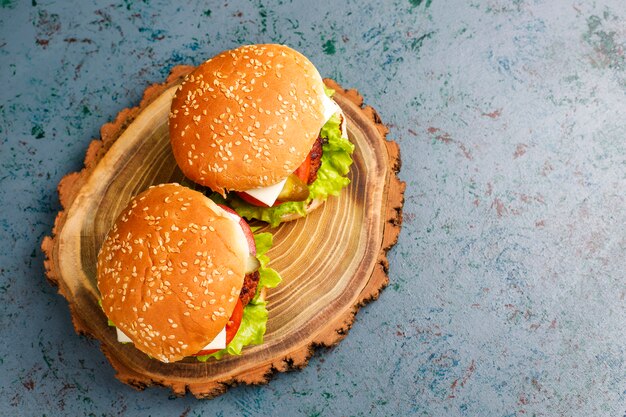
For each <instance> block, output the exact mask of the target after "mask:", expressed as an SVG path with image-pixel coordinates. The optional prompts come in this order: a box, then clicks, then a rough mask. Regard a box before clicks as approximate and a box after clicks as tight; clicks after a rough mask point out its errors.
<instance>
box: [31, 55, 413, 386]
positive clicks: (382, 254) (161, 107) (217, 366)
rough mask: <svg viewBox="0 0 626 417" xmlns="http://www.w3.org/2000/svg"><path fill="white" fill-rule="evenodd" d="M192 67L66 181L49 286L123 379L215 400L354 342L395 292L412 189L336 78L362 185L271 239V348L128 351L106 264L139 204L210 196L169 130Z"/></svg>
mask: <svg viewBox="0 0 626 417" xmlns="http://www.w3.org/2000/svg"><path fill="white" fill-rule="evenodd" d="M191 70H193V67H187V66H179V67H176V68H174V69H173V70H172V73H171V75H170V77H169V78H168V79H167V81H166V82H165V83H163V84H159V85H154V86H152V87H150V88H148V89H147V90H146V92H145V94H144V98H143V100H142V102H141V104H140V105H139V106H138V107H136V108H133V109H126V110H123V111H122V112H121V113H120V114H119V115H118V117H117V119H116V120H115V121H114V122H113V123H109V124H106V125H104V126H103V127H102V129H101V136H102V138H101V140H94V141H93V142H92V143H91V144H90V146H89V148H88V150H87V154H86V157H85V168H84V169H83V170H82V171H80V172H76V173H72V174H69V175H67V176H66V177H64V178H63V179H62V180H61V182H60V183H59V187H58V191H59V197H60V200H61V204H62V206H63V211H61V212H60V213H59V214H58V216H57V218H56V221H55V227H54V230H53V232H52V236H50V237H46V238H44V240H43V243H42V249H43V251H44V252H45V255H46V260H45V268H46V274H47V276H48V279H49V281H50V282H51V283H52V284H53V285H56V286H58V289H59V293H61V294H62V295H63V296H64V297H65V298H66V299H67V301H68V303H69V307H70V312H71V315H72V320H73V323H74V327H75V329H76V331H77V332H78V333H79V334H84V335H89V336H92V337H95V338H96V339H98V340H99V341H100V342H101V347H102V350H103V352H104V353H105V355H106V356H107V358H108V359H109V361H110V362H111V364H112V365H113V367H114V368H115V369H116V370H117V377H118V378H119V379H120V380H121V381H122V382H125V383H127V384H130V385H132V386H134V387H135V388H138V389H143V388H145V387H147V386H150V385H163V386H166V387H170V388H171V389H172V390H173V391H174V392H175V393H176V394H177V395H184V394H185V393H186V392H187V391H190V392H191V393H192V394H193V395H195V396H196V397H203V398H210V397H214V396H216V395H219V394H221V393H223V392H225V391H226V390H227V389H228V388H229V387H230V386H233V385H236V384H240V383H246V384H259V383H265V382H267V381H268V379H269V377H270V376H271V374H272V373H273V372H275V371H280V372H282V371H286V370H288V369H290V368H301V367H303V366H305V365H306V364H307V362H308V359H309V357H310V356H311V355H312V354H313V350H314V348H315V347H318V346H332V345H335V344H336V343H338V342H339V341H340V340H341V339H343V338H344V337H345V336H346V334H347V331H348V329H349V328H350V326H351V325H352V323H353V321H354V316H355V314H356V312H357V311H358V309H359V307H360V306H362V305H363V304H364V303H366V302H368V301H370V300H373V299H376V298H377V297H378V294H379V292H380V290H381V289H382V288H383V287H385V286H386V285H387V282H388V278H387V267H388V264H387V259H386V252H387V250H388V249H389V248H390V247H391V246H393V245H394V244H395V242H396V240H397V237H398V233H399V231H400V224H401V222H402V203H403V194H404V188H405V184H404V183H403V182H401V181H399V180H398V178H397V172H398V171H399V169H400V154H399V148H398V146H397V144H396V143H395V142H391V141H388V140H386V138H385V136H386V133H387V128H386V127H385V126H384V125H383V124H382V123H381V121H380V119H379V117H378V115H377V113H376V111H375V110H373V109H372V108H371V107H363V106H362V104H363V103H362V98H361V97H360V96H359V94H358V93H357V92H356V91H355V90H344V89H342V88H341V87H340V86H338V85H337V84H336V83H335V82H334V81H332V80H325V82H326V83H327V84H328V85H329V86H330V87H332V88H334V89H335V90H336V95H335V100H336V101H337V103H338V104H339V105H340V106H341V108H342V109H343V111H344V113H345V115H346V119H347V128H348V135H349V138H350V140H351V141H352V142H353V143H354V144H355V145H356V150H355V153H354V165H353V166H352V169H351V172H350V178H351V180H352V182H351V184H350V185H349V186H348V187H347V188H346V189H344V190H343V192H342V194H341V195H340V196H339V197H331V198H329V199H328V201H327V202H326V203H325V204H324V205H323V206H322V207H321V208H319V209H317V210H316V211H314V212H313V213H311V214H310V215H309V216H308V217H306V218H305V219H300V220H297V221H293V222H289V223H286V224H283V225H281V226H280V227H278V228H275V229H273V230H272V232H273V233H274V247H273V248H272V249H271V250H270V252H269V256H270V258H271V263H270V265H271V266H272V267H273V268H274V269H276V270H278V271H279V272H280V274H281V275H282V277H283V282H282V283H281V285H280V286H279V287H278V288H276V289H274V290H271V291H270V292H269V294H268V306H269V314H270V317H269V321H268V326H267V333H266V335H265V341H264V343H263V344H262V345H260V346H252V347H248V348H245V349H244V352H243V354H242V355H241V356H238V357H234V356H231V357H227V358H224V359H222V360H220V361H216V360H209V361H208V362H206V363H201V362H197V361H195V360H192V359H189V360H185V361H182V362H177V363H170V364H164V363H161V362H159V361H157V360H153V359H150V358H149V357H148V356H146V355H145V354H143V353H142V352H140V351H138V350H136V349H135V348H134V347H133V346H132V345H125V344H121V343H118V342H117V339H116V333H115V330H114V328H112V327H109V326H108V325H107V318H106V317H105V315H104V314H103V312H102V310H101V309H100V307H99V305H98V298H99V293H98V289H97V286H96V278H95V276H96V275H95V272H96V271H95V264H96V255H97V253H98V250H99V248H100V245H101V243H102V241H103V239H104V236H105V234H106V232H107V231H108V229H109V227H110V226H111V224H112V223H113V221H114V220H115V218H116V217H117V215H118V213H119V212H120V211H121V210H122V209H123V208H124V206H125V205H126V204H127V202H128V201H129V200H130V198H131V197H132V196H133V195H135V194H138V193H139V192H141V191H142V190H144V189H146V188H147V187H148V186H150V185H153V184H158V183H165V182H179V183H181V184H184V185H187V186H190V187H193V188H196V189H200V188H201V187H199V186H196V185H194V184H193V183H191V182H189V181H188V180H186V179H185V178H184V177H183V175H182V173H181V172H180V170H179V169H178V167H177V166H176V163H175V161H174V157H173V155H172V153H171V151H170V145H169V136H168V127H167V120H168V113H169V107H170V101H171V98H172V95H173V93H174V91H175V89H176V87H177V85H178V84H179V83H180V81H181V79H182V77H183V76H184V75H185V74H187V73H189V72H190V71H191Z"/></svg>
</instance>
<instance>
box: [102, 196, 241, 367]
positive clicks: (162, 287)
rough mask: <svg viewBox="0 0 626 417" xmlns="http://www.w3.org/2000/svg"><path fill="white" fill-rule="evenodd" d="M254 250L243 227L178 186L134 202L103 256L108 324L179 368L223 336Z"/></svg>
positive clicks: (107, 241) (109, 237)
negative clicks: (177, 363) (187, 357)
mask: <svg viewBox="0 0 626 417" xmlns="http://www.w3.org/2000/svg"><path fill="white" fill-rule="evenodd" d="M248 254H249V251H248V246H247V243H246V240H245V236H244V235H243V231H242V230H241V227H240V226H239V224H238V223H237V222H235V221H234V220H233V219H232V218H231V217H229V216H228V215H227V214H226V212H225V211H223V210H222V209H221V208H220V207H218V206H216V205H215V204H214V203H213V202H212V201H211V200H209V199H208V198H206V197H205V196H204V195H202V194H201V193H199V192H197V191H193V190H190V189H188V188H186V187H182V186H180V185H178V184H164V185H159V186H156V187H151V188H149V189H148V190H146V191H144V192H143V193H141V194H139V195H138V196H136V197H135V198H133V199H132V200H131V202H130V203H129V205H128V206H127V207H126V208H125V209H124V210H123V211H122V213H121V214H120V215H119V217H118V218H117V220H116V221H115V224H114V225H113V227H112V228H111V230H110V231H109V233H108V234H107V236H106V238H105V240H104V243H103V244H102V247H101V249H100V252H99V254H98V263H97V278H98V289H99V290H100V293H101V295H102V308H103V310H104V312H105V314H106V315H107V316H108V318H109V319H110V320H111V321H112V322H113V323H114V324H115V325H116V326H117V327H118V328H119V329H120V330H121V331H123V332H124V333H125V334H126V335H127V336H128V337H129V338H130V339H131V340H132V341H133V343H134V345H135V346H136V347H137V348H138V349H139V350H141V351H143V352H145V353H147V354H148V355H150V356H152V357H154V358H156V359H158V360H160V361H162V362H173V361H178V360H180V359H182V358H184V357H185V356H189V355H192V354H194V353H197V352H198V351H200V350H201V349H202V348H203V347H204V346H206V345H207V344H208V343H209V342H210V341H211V340H213V339H214V338H215V336H217V334H218V333H219V332H220V331H221V330H222V329H223V328H224V326H225V325H226V323H227V322H228V320H229V318H230V315H231V314H232V311H233V309H234V308H235V304H236V302H237V299H238V297H239V293H240V291H241V287H242V284H243V279H244V276H245V273H244V268H245V261H246V258H247V257H248Z"/></svg>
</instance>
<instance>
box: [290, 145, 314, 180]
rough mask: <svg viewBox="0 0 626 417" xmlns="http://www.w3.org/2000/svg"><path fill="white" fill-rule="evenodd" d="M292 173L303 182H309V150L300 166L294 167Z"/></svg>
mask: <svg viewBox="0 0 626 417" xmlns="http://www.w3.org/2000/svg"><path fill="white" fill-rule="evenodd" d="M293 173H294V174H296V176H297V177H298V178H300V180H302V182H303V183H305V184H308V183H309V174H310V173H311V153H310V152H309V154H308V155H307V156H306V159H305V160H304V162H302V163H301V164H300V166H299V167H298V169H296V170H295V171H294V172H293Z"/></svg>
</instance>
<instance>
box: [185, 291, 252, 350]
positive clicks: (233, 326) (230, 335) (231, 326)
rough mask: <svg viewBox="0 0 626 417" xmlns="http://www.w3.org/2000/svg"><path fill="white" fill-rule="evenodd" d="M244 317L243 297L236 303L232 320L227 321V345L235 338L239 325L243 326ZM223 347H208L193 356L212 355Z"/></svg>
mask: <svg viewBox="0 0 626 417" xmlns="http://www.w3.org/2000/svg"><path fill="white" fill-rule="evenodd" d="M242 318H243V304H242V303H241V299H239V298H238V299H237V304H235V309H234V310H233V314H232V315H231V316H230V320H228V323H226V346H228V344H229V343H230V342H231V340H233V339H234V338H235V335H236V334H237V331H238V330H239V326H241V319H242ZM220 350H221V349H207V350H201V351H200V352H198V353H196V354H195V355H193V356H201V355H210V354H211V353H215V352H217V351H220Z"/></svg>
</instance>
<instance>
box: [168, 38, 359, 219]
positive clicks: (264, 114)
mask: <svg viewBox="0 0 626 417" xmlns="http://www.w3.org/2000/svg"><path fill="white" fill-rule="evenodd" d="M333 93H334V91H333V90H330V89H328V88H326V86H325V85H324V82H323V81H322V77H321V76H320V74H319V72H318V71H317V69H316V68H315V66H314V65H313V64H312V63H311V61H309V60H308V59H307V58H306V57H305V56H304V55H302V54H300V53H299V52H297V51H295V50H293V49H291V48H289V47H287V46H283V45H274V44H265V45H246V46H242V47H239V48H236V49H233V50H229V51H224V52H222V53H220V54H219V55H217V56H215V57H213V58H211V59H209V60H208V61H206V62H204V63H203V64H201V65H199V66H198V67H197V68H196V69H195V70H194V71H193V72H192V73H190V74H189V75H188V76H186V77H185V79H184V81H183V82H182V84H181V86H180V87H179V89H178V90H177V91H176V94H175V96H174V98H173V100H172V104H171V111H170V115H169V131H170V141H171V145H172V151H173V154H174V157H175V159H176V162H177V164H178V166H179V167H180V169H181V171H182V172H183V174H184V175H185V176H186V177H188V178H189V179H191V180H192V181H194V182H196V183H198V184H201V185H203V186H205V187H208V188H210V189H211V190H212V191H213V192H214V193H215V194H214V195H213V197H216V198H218V199H220V198H221V199H226V202H227V203H228V205H230V206H231V207H233V208H234V209H235V210H236V211H237V213H239V215H241V216H243V217H246V218H248V219H260V220H263V221H266V222H268V223H270V224H271V225H272V226H275V225H277V224H279V223H280V222H282V221H287V220H293V219H296V218H299V217H302V216H305V215H306V214H307V213H309V212H310V211H312V210H314V209H315V208H317V207H319V206H320V205H321V204H322V203H323V202H324V201H325V200H326V199H327V198H328V196H331V195H339V193H340V191H341V189H342V188H343V187H345V186H346V185H347V184H349V182H350V180H349V179H348V178H347V175H348V172H349V169H350V165H351V164H352V157H351V154H352V152H353V150H354V146H353V144H352V143H351V142H350V141H349V140H348V137H347V131H346V126H345V117H344V115H343V113H342V111H341V109H340V107H339V106H338V105H337V104H336V103H335V102H334V101H333V99H332V95H333Z"/></svg>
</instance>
